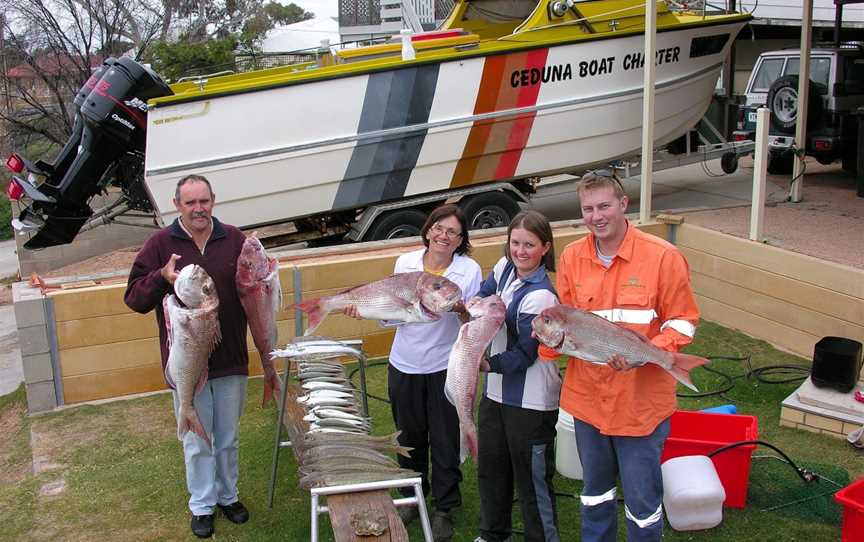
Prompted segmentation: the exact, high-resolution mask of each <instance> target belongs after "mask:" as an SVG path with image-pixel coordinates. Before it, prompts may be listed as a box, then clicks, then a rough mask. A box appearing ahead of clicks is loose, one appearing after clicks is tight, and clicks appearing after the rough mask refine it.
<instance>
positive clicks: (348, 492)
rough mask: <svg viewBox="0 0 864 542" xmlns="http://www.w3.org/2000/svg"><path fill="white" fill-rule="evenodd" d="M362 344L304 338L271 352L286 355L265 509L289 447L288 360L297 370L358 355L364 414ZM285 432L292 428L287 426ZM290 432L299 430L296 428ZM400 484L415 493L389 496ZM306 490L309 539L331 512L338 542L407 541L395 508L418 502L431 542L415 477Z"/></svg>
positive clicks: (429, 541)
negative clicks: (282, 455)
mask: <svg viewBox="0 0 864 542" xmlns="http://www.w3.org/2000/svg"><path fill="white" fill-rule="evenodd" d="M360 344H362V341H359V340H356V341H335V340H333V339H330V338H326V337H304V338H297V339H295V340H294V341H292V342H291V343H289V344H288V345H287V346H286V347H285V348H284V349H280V350H276V351H274V353H273V354H274V356H277V357H283V358H286V362H285V369H284V371H283V374H282V382H281V384H282V393H281V400H280V403H279V406H280V408H279V419H278V422H277V424H276V436H275V441H274V448H273V464H272V470H271V476H270V488H269V498H268V506H269V507H271V508H272V506H273V496H274V491H275V486H276V471H277V467H278V462H279V452H280V450H281V449H282V448H285V447H291V446H292V445H291V442H290V441H285V442H283V441H282V440H281V439H282V431H283V429H285V430H289V427H288V426H287V425H286V422H287V421H288V419H289V418H288V416H289V415H288V414H287V411H288V410H290V409H291V408H298V406H297V404H296V396H295V395H294V394H295V392H293V391H292V392H290V393H289V391H288V388H289V377H290V375H291V368H292V362H298V365H297V367H298V371H299V370H300V367H301V364H300V362H302V361H307V362H308V361H310V360H316V361H325V360H332V359H334V358H339V357H352V358H354V359H356V360H357V361H358V364H359V366H360V392H361V398H362V412H363V415H364V416H368V402H367V394H366V372H365V368H366V356H365V355H364V354H363V352H362V350H361V349H359V348H355V346H359V345H360ZM340 374H341V371H340ZM289 432H291V431H290V430H289ZM293 433H297V429H296V428H295V429H294V431H293ZM293 433H292V434H293ZM404 487H411V488H413V489H414V496H412V497H404V498H398V499H393V498H392V497H391V496H390V490H391V489H397V488H404ZM310 493H311V496H310V499H311V503H310V511H311V533H310V540H311V541H312V542H317V541H318V516H319V515H320V514H322V513H329V515H330V524H331V526H332V528H333V534H334V536H335V539H336V540H337V541H339V542H342V541H346V542H347V541H355V540H363V541H364V542H365V541H372V540H380V541H385V540H390V541H407V540H409V538H408V532H407V530H406V529H405V526H404V525H403V524H402V521H401V519H400V517H399V515H398V514H397V512H396V507H397V506H417V508H418V512H419V515H420V520H421V524H422V528H423V535H424V538H425V539H426V541H427V542H432V530H431V526H430V523H429V516H428V513H427V510H426V501H425V498H424V495H423V489H422V485H421V479H420V478H419V477H412V478H400V479H393V480H379V481H372V482H363V483H354V484H344V485H330V486H324V487H313V488H312V489H310ZM322 498H326V499H327V504H326V505H324V504H321V499H322ZM370 530H371V531H372V532H375V533H380V534H378V535H377V536H376V535H375V534H371V533H370V532H369V531H370Z"/></svg>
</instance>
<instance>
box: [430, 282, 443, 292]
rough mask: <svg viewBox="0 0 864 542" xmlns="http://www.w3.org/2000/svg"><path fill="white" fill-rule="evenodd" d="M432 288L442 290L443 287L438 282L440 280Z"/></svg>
mask: <svg viewBox="0 0 864 542" xmlns="http://www.w3.org/2000/svg"><path fill="white" fill-rule="evenodd" d="M432 288H434V289H435V290H440V289H441V284H440V283H438V282H436V283H435V284H433V285H432Z"/></svg>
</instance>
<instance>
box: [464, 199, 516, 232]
mask: <svg viewBox="0 0 864 542" xmlns="http://www.w3.org/2000/svg"><path fill="white" fill-rule="evenodd" d="M460 205H461V207H462V212H464V213H465V218H466V220H468V228H469V229H472V230H479V229H484V228H501V227H506V226H508V225H509V224H510V221H511V220H513V217H514V216H516V215H517V214H518V213H519V205H518V204H517V203H516V202H515V201H514V200H513V198H511V197H510V196H507V195H506V194H504V193H502V192H486V193H484V194H477V195H475V196H471V197H470V198H465V199H464V200H462V201H461V202H460Z"/></svg>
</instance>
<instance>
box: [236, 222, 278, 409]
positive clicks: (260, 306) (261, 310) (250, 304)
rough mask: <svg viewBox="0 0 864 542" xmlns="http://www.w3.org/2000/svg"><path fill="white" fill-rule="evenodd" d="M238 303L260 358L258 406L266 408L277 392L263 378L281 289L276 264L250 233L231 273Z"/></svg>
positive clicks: (272, 346)
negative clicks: (261, 387) (261, 372)
mask: <svg viewBox="0 0 864 542" xmlns="http://www.w3.org/2000/svg"><path fill="white" fill-rule="evenodd" d="M235 282H236V284H237V293H238V294H239V296H240V304H241V305H242V306H243V312H245V313H246V321H247V322H248V323H249V330H250V331H251V332H252V341H253V342H254V343H255V348H256V349H257V350H258V354H259V355H260V356H261V365H262V366H263V367H264V372H265V378H264V398H263V399H262V401H261V406H262V407H263V406H266V405H267V403H268V402H269V401H270V398H271V397H273V394H274V392H278V391H279V389H278V383H277V384H276V387H277V389H275V390H274V389H273V387H272V386H271V384H270V382H271V379H270V378H267V377H268V376H269V375H268V374H267V373H268V371H275V369H274V368H273V361H272V357H271V356H272V354H271V353H272V352H273V350H274V349H275V348H276V341H277V339H278V330H277V328H276V313H277V312H279V310H280V309H281V308H282V287H281V285H280V284H279V262H278V261H277V260H276V259H275V258H270V257H269V256H267V252H266V251H265V250H264V246H263V245H262V244H261V241H259V240H258V238H257V237H256V236H255V234H254V233H253V234H252V235H250V236H249V237H247V238H246V240H245V241H244V242H243V248H242V249H241V250H240V256H239V257H238V258H237V272H236V274H235Z"/></svg>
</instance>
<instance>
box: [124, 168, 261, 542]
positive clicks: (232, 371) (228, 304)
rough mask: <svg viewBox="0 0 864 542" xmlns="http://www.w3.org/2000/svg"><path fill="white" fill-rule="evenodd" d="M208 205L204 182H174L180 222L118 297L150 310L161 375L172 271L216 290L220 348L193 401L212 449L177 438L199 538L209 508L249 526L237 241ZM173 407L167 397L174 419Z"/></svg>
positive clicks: (208, 528)
mask: <svg viewBox="0 0 864 542" xmlns="http://www.w3.org/2000/svg"><path fill="white" fill-rule="evenodd" d="M214 203H215V197H214V195H213V191H212V189H211V187H210V183H209V181H207V179H206V178H204V177H202V176H200V175H188V176H186V177H184V178H182V179H181V180H180V181H179V182H178V183H177V191H176V193H175V198H174V205H175V206H176V207H177V211H178V212H179V213H180V217H179V218H178V219H176V220H175V221H174V222H173V223H172V224H171V225H170V226H168V227H167V228H163V229H162V230H160V231H159V232H158V233H156V234H155V235H154V236H153V237H151V238H150V239H149V240H148V241H147V243H145V244H144V247H142V249H141V251H140V252H139V253H138V257H137V258H136V259H135V263H134V264H133V266H132V272H131V273H130V275H129V285H128V286H127V288H126V296H125V300H126V304H127V305H129V307H130V308H132V310H134V311H137V312H140V313H147V312H150V311H151V310H154V309H155V312H156V321H157V322H158V323H159V345H160V348H161V351H162V368H163V369H164V368H165V364H166V363H167V361H168V343H167V333H166V329H165V317H164V315H163V313H162V298H163V297H165V295H166V294H169V293H172V292H173V291H174V290H173V286H172V285H173V284H174V280H175V279H176V278H177V273H178V271H179V270H180V269H182V268H183V267H184V266H186V265H192V264H197V265H200V266H201V267H203V268H204V269H205V270H206V271H207V273H208V274H209V275H210V276H211V277H212V278H213V281H214V282H215V284H216V291H217V293H218V294H219V324H220V327H221V331H222V341H221V342H220V344H219V346H218V347H217V348H216V350H214V351H213V353H212V354H211V356H210V361H209V377H208V381H207V384H206V386H205V387H204V389H202V390H201V392H200V393H198V394H197V395H196V396H195V400H194V404H195V409H196V410H197V411H198V416H199V417H200V419H201V422H202V424H203V425H204V428H205V430H206V431H207V433H208V434H210V435H211V438H212V442H213V446H212V449H211V447H210V445H208V444H207V443H206V442H204V441H203V440H202V439H201V438H200V437H199V436H197V435H196V434H195V433H193V432H192V431H188V432H187V433H186V434H185V435H184V437H183V454H184V457H185V461H186V486H187V488H188V489H189V493H190V495H191V496H190V498H189V509H190V510H191V512H192V532H193V533H194V534H195V536H197V537H199V538H209V537H210V536H212V535H213V519H214V513H215V511H216V508H217V507H218V508H219V509H220V510H222V512H223V513H224V514H225V516H226V517H227V518H228V519H229V520H230V521H232V522H234V523H244V522H246V521H247V520H248V519H249V512H248V511H247V510H246V508H245V507H244V506H243V504H242V503H241V502H240V500H239V495H238V491H237V478H238V474H239V471H238V441H239V422H240V414H241V412H242V410H243V404H244V403H245V401H246V380H247V376H248V374H249V372H248V365H249V356H248V353H247V347H246V315H245V313H244V312H243V307H242V305H241V304H240V297H239V296H238V293H237V288H236V286H235V279H234V274H235V272H236V271H237V258H238V256H239V255H240V250H241V248H242V246H243V241H244V240H245V236H244V235H243V233H242V232H241V231H240V230H238V229H237V228H235V227H234V226H229V225H227V224H222V223H221V222H219V221H218V220H217V219H216V218H215V217H213V216H212V214H211V213H212V210H213V205H214ZM177 408H178V403H177V394H176V393H175V394H174V410H175V415H176V412H177Z"/></svg>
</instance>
